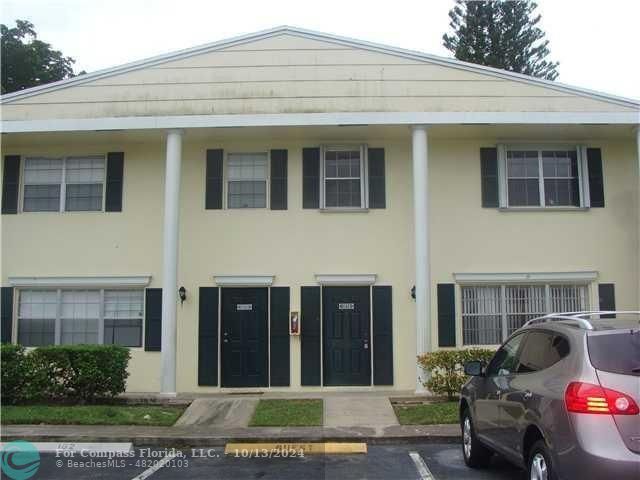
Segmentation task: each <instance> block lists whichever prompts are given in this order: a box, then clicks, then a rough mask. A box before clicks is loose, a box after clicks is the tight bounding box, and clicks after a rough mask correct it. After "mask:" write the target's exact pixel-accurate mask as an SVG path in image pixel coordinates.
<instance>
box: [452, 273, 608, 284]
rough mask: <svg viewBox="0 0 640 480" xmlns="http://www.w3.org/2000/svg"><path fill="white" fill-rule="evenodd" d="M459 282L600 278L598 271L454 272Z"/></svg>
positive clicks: (552, 280)
mask: <svg viewBox="0 0 640 480" xmlns="http://www.w3.org/2000/svg"><path fill="white" fill-rule="evenodd" d="M453 278H454V280H455V281H456V283H458V284H462V285H464V284H469V285H477V284H487V283H555V282H576V283H590V282H593V281H595V280H596V279H597V278H598V272H594V271H587V272H518V273H454V274H453Z"/></svg>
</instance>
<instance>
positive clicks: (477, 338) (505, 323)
mask: <svg viewBox="0 0 640 480" xmlns="http://www.w3.org/2000/svg"><path fill="white" fill-rule="evenodd" d="M461 292H462V337H463V343H464V344H465V345H497V344H500V343H501V342H502V341H504V339H506V338H507V337H508V336H509V335H511V334H512V333H513V332H515V331H516V330H517V329H518V328H520V327H522V326H523V325H524V324H525V323H526V322H527V321H529V320H531V319H533V318H536V317H540V316H542V315H545V314H547V313H551V312H576V311H584V310H588V305H589V301H588V286H587V285H584V284H579V285H576V284H546V285H545V284H533V285H482V286H466V285H465V286H462V287H461Z"/></svg>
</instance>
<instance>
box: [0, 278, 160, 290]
mask: <svg viewBox="0 0 640 480" xmlns="http://www.w3.org/2000/svg"><path fill="white" fill-rule="evenodd" d="M150 282H151V275H134V276H105V277H9V285H11V286H12V287H19V288H42V287H55V288H76V287H77V288H102V287H146V286H147V285H149V283H150Z"/></svg>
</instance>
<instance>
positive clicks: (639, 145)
mask: <svg viewBox="0 0 640 480" xmlns="http://www.w3.org/2000/svg"><path fill="white" fill-rule="evenodd" d="M636 163H637V167H638V178H637V179H636V180H637V181H636V188H637V195H638V197H637V201H636V207H637V208H638V217H637V218H636V221H637V222H638V248H637V252H638V265H637V267H638V285H637V290H636V295H637V297H636V298H637V300H638V303H637V304H636V307H637V308H640V126H639V127H636Z"/></svg>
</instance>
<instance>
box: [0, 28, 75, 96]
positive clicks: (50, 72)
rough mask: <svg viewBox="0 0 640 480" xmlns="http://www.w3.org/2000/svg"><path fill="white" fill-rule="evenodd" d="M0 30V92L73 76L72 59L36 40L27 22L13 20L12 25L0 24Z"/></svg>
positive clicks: (33, 31) (73, 61) (13, 90)
mask: <svg viewBox="0 0 640 480" xmlns="http://www.w3.org/2000/svg"><path fill="white" fill-rule="evenodd" d="M0 33H1V34H2V38H1V39H0V42H2V47H1V49H2V51H1V56H2V58H1V66H2V93H9V92H15V91H16V90H22V89H25V88H29V87H35V86H36V85H42V84H43V83H49V82H55V81H56V80H63V79H65V78H70V77H73V76H74V73H73V67H72V65H73V64H74V63H75V60H74V59H73V58H71V57H65V56H64V55H63V54H62V52H60V51H58V50H54V49H53V48H51V45H49V44H48V43H46V42H43V41H41V40H38V39H37V35H36V31H35V29H34V26H33V24H32V23H31V22H28V21H26V20H16V26H15V27H14V28H8V27H7V26H6V25H0ZM81 73H84V72H81Z"/></svg>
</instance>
